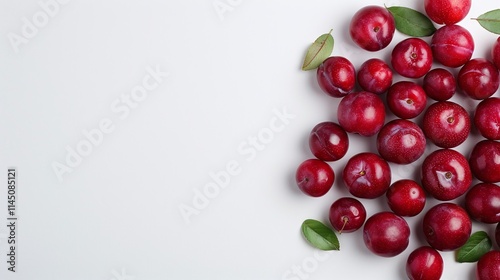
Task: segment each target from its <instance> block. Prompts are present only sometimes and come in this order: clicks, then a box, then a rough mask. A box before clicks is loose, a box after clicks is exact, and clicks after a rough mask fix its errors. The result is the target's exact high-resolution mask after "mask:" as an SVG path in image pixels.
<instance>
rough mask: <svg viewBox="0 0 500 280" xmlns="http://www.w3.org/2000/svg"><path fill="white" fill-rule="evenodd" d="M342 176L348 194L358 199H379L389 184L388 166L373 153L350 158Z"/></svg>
mask: <svg viewBox="0 0 500 280" xmlns="http://www.w3.org/2000/svg"><path fill="white" fill-rule="evenodd" d="M342 175H343V176H342V178H343V180H344V183H345V185H346V187H347V188H348V189H349V192H350V193H351V194H352V195H354V196H356V197H359V198H376V197H379V196H381V195H383V194H384V193H385V192H386V191H387V189H388V188H389V186H390V184H391V168H390V166H389V164H388V163H387V162H386V161H385V160H384V159H383V158H381V157H380V156H379V155H377V154H374V153H368V152H365V153H359V154H356V155H354V156H353V157H351V158H350V159H349V160H348V161H347V163H346V165H345V167H344V170H343V173H342Z"/></svg>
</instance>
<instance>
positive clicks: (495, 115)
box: [474, 97, 500, 140]
mask: <svg viewBox="0 0 500 280" xmlns="http://www.w3.org/2000/svg"><path fill="white" fill-rule="evenodd" d="M474 125H475V126H476V128H477V130H478V131H479V133H481V135H482V136H483V137H484V138H488V139H490V140H500V98H498V97H490V98H486V99H484V100H483V101H481V102H479V104H477V106H476V110H475V111H474Z"/></svg>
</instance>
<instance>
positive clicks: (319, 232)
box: [301, 219, 340, 251]
mask: <svg viewBox="0 0 500 280" xmlns="http://www.w3.org/2000/svg"><path fill="white" fill-rule="evenodd" d="M301 228H302V234H304V237H305V238H306V239H307V241H309V243H311V245H313V246H314V247H316V248H318V249H321V250H325V251H328V250H340V244H339V240H338V239H337V235H335V232H333V230H331V229H330V228H329V227H327V226H325V225H324V224H323V223H321V222H320V221H316V220H312V219H308V220H305V221H304V222H303V223H302V227H301Z"/></svg>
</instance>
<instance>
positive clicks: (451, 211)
mask: <svg viewBox="0 0 500 280" xmlns="http://www.w3.org/2000/svg"><path fill="white" fill-rule="evenodd" d="M423 230H424V235H425V239H426V240H427V242H428V243H429V245H431V246H432V247H433V248H434V249H436V250H440V251H452V250H455V249H458V248H460V247H461V246H462V245H464V244H465V242H467V240H468V239H469V237H470V234H471V231H472V222H471V220H470V218H469V216H468V215H467V212H466V211H465V210H464V209H463V208H462V207H460V206H458V205H457V204H455V203H451V202H445V203H441V204H437V205H435V206H433V207H432V208H430V209H429V211H427V213H426V214H425V216H424V221H423Z"/></svg>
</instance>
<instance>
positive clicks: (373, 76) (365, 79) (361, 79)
mask: <svg viewBox="0 0 500 280" xmlns="http://www.w3.org/2000/svg"><path fill="white" fill-rule="evenodd" d="M357 78H358V84H359V86H360V87H361V88H362V89H363V90H365V91H369V92H373V93H375V94H382V93H384V92H386V91H387V89H388V88H389V87H390V86H391V84H392V70H391V68H390V67H389V65H387V64H386V63H385V62H384V61H383V60H381V59H378V58H372V59H369V60H367V61H365V62H364V63H363V64H361V67H360V68H359V70H358V74H357Z"/></svg>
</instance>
